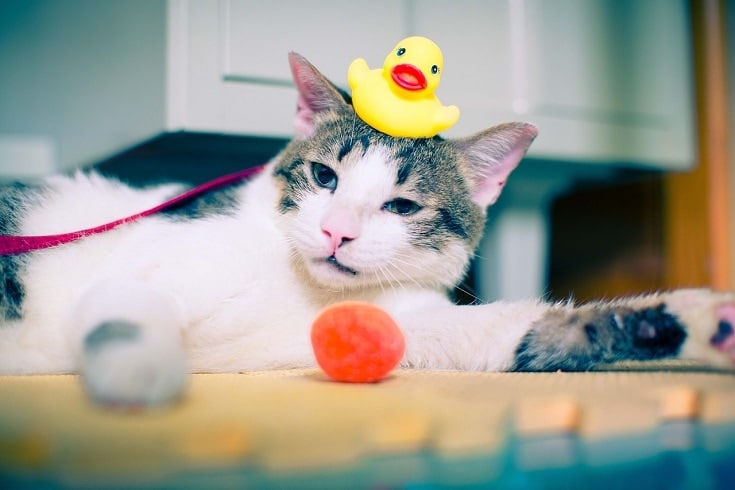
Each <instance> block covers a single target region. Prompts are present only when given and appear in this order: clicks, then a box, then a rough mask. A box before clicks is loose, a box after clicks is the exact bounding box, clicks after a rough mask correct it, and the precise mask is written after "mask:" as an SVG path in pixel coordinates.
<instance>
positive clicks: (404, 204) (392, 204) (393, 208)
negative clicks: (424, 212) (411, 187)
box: [383, 197, 421, 216]
mask: <svg viewBox="0 0 735 490" xmlns="http://www.w3.org/2000/svg"><path fill="white" fill-rule="evenodd" d="M383 209H385V210H386V211H389V212H391V213H395V214H400V215H401V216H410V215H412V214H415V213H417V212H419V211H420V210H421V206H419V205H418V204H417V203H415V202H413V201H411V200H410V199H404V198H402V197H398V198H396V199H393V200H392V201H388V202H387V203H385V204H383Z"/></svg>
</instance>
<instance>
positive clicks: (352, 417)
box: [0, 365, 735, 484]
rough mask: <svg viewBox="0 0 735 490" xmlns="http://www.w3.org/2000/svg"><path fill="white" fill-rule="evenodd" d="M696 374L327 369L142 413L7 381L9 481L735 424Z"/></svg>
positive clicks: (726, 385) (717, 379)
mask: <svg viewBox="0 0 735 490" xmlns="http://www.w3.org/2000/svg"><path fill="white" fill-rule="evenodd" d="M670 367H672V366H669V368H670ZM673 367H674V368H676V367H677V366H676V365H674V366H673ZM686 368H687V366H685V365H684V366H683V367H682V366H678V369H674V370H670V371H666V372H664V371H640V370H639V371H610V372H595V373H461V372H451V371H413V370H399V371H396V372H395V373H393V375H392V376H391V377H390V378H388V379H386V380H384V381H383V382H380V383H376V384H360V385H358V384H342V383H336V382H332V381H330V380H328V379H327V378H326V377H325V376H324V375H323V374H322V373H321V372H320V371H318V370H289V371H271V372H255V373H239V374H197V375H193V376H192V378H191V383H190V387H189V390H188V393H187V394H186V396H185V398H184V399H183V400H181V401H180V402H178V403H177V404H174V405H172V406H170V407H166V408H159V409H155V410H147V411H138V412H122V411H115V410H109V409H105V408H103V407H99V406H95V405H94V404H93V403H91V402H90V401H89V399H88V398H87V397H86V396H85V393H84V391H83V388H82V386H81V384H80V382H79V379H78V378H77V377H76V376H5V377H0V472H4V473H5V474H9V473H12V474H29V475H31V474H35V473H43V474H46V475H51V477H53V478H55V479H56V478H57V479H58V480H59V481H62V482H67V483H70V482H71V483H80V482H87V483H89V484H92V483H90V482H94V481H95V479H98V481H102V480H105V481H109V479H110V478H113V479H115V478H133V479H140V480H141V481H143V480H145V481H153V482H155V481H156V479H157V478H166V476H167V475H171V474H175V473H176V472H180V471H196V470H204V471H208V470H218V469H227V468H237V467H243V466H247V467H251V468H258V469H259V471H265V472H276V473H288V472H291V473H294V474H298V473H299V472H302V471H316V470H319V471H331V470H339V469H340V468H349V467H353V466H355V465H358V464H359V463H360V461H361V460H364V459H365V458H369V457H374V456H376V455H379V456H385V455H394V454H396V455H397V454H408V453H412V452H416V451H431V452H432V453H435V454H437V455H440V456H446V457H450V458H452V457H465V456H472V455H492V454H495V453H498V452H500V451H502V449H503V446H504V445H505V444H506V442H507V439H508V437H509V434H513V437H531V438H532V437H543V436H545V435H549V434H559V433H566V434H569V433H573V434H576V435H577V436H578V437H579V438H581V439H583V440H586V441H595V440H604V439H605V438H611V437H621V436H625V435H628V434H639V433H645V432H646V431H651V430H655V429H656V427H659V426H660V425H661V424H665V423H669V422H672V421H678V420H696V421H697V422H698V423H701V424H714V425H716V424H730V423H733V422H735V375H733V374H732V373H725V372H712V371H701V370H700V371H696V370H695V371H691V370H687V369H686Z"/></svg>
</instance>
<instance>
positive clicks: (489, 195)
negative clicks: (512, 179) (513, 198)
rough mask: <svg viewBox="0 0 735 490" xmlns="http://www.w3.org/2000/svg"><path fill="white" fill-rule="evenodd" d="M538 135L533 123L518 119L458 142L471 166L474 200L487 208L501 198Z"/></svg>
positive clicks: (456, 142)
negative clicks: (512, 175) (508, 181)
mask: <svg viewBox="0 0 735 490" xmlns="http://www.w3.org/2000/svg"><path fill="white" fill-rule="evenodd" d="M537 134H538V130H537V129H536V126H534V125H533V124H530V123H520V122H514V123H506V124H499V125H497V126H493V127H492V128H490V129H486V130H485V131H481V132H479V133H477V134H475V135H473V136H469V137H467V138H462V139H459V140H455V141H454V143H455V144H456V145H457V147H458V148H459V149H460V151H461V152H462V153H463V155H464V160H465V161H466V162H468V164H469V167H470V168H469V171H470V179H471V182H472V200H473V201H475V202H476V203H477V204H478V205H479V206H480V207H483V208H485V207H487V206H489V205H491V204H493V203H494V202H495V201H497V199H498V197H500V193H501V192H502V190H503V187H504V186H505V183H506V182H507V180H508V177H509V176H510V173H511V172H512V171H513V170H514V169H515V168H516V167H517V166H518V164H519V163H520V161H521V159H522V158H523V156H524V155H525V154H526V151H527V150H528V147H529V146H531V143H532V142H533V140H534V139H535V138H536V135H537Z"/></svg>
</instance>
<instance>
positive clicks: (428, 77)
mask: <svg viewBox="0 0 735 490" xmlns="http://www.w3.org/2000/svg"><path fill="white" fill-rule="evenodd" d="M443 62H444V58H443V56H442V52H441V49H439V46H437V45H436V44H435V43H434V42H433V41H431V40H430V39H427V38H425V37H421V36H411V37H407V38H406V39H403V40H401V42H399V43H398V44H397V45H396V47H395V48H394V49H393V51H392V52H391V53H390V54H389V55H388V56H387V57H386V58H385V61H384V62H383V68H377V69H374V70H371V69H370V68H369V67H368V64H367V62H366V61H365V60H364V59H362V58H358V59H356V60H355V61H353V62H352V63H351V64H350V68H349V70H348V71H347V83H349V85H350V88H351V89H352V105H353V106H354V108H355V112H356V113H357V115H358V116H360V118H361V119H362V120H363V121H365V122H366V123H368V124H369V125H370V126H372V127H374V128H375V129H377V130H378V131H382V132H383V133H386V134H389V135H391V136H396V137H404V138H430V137H432V136H435V135H436V134H438V133H439V132H441V131H444V130H445V129H447V128H449V127H451V126H453V125H454V123H456V122H457V120H458V119H459V109H458V108H457V106H453V105H452V106H443V105H442V104H441V102H439V99H437V98H436V96H435V95H434V90H436V87H437V86H438V85H439V80H440V78H441V72H442V66H443Z"/></svg>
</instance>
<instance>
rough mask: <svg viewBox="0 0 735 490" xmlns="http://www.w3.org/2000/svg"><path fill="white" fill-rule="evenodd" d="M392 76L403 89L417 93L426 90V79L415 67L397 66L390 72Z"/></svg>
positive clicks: (407, 65)
mask: <svg viewBox="0 0 735 490" xmlns="http://www.w3.org/2000/svg"><path fill="white" fill-rule="evenodd" d="M390 76H391V78H392V79H393V81H394V82H395V83H396V84H397V85H398V86H399V87H401V88H402V89H405V90H410V91H413V92H415V91H418V90H423V89H425V88H426V77H425V76H424V74H423V73H422V72H421V70H419V69H418V68H416V67H415V66H414V65H409V64H403V65H396V66H394V67H393V69H392V70H391V71H390Z"/></svg>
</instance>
